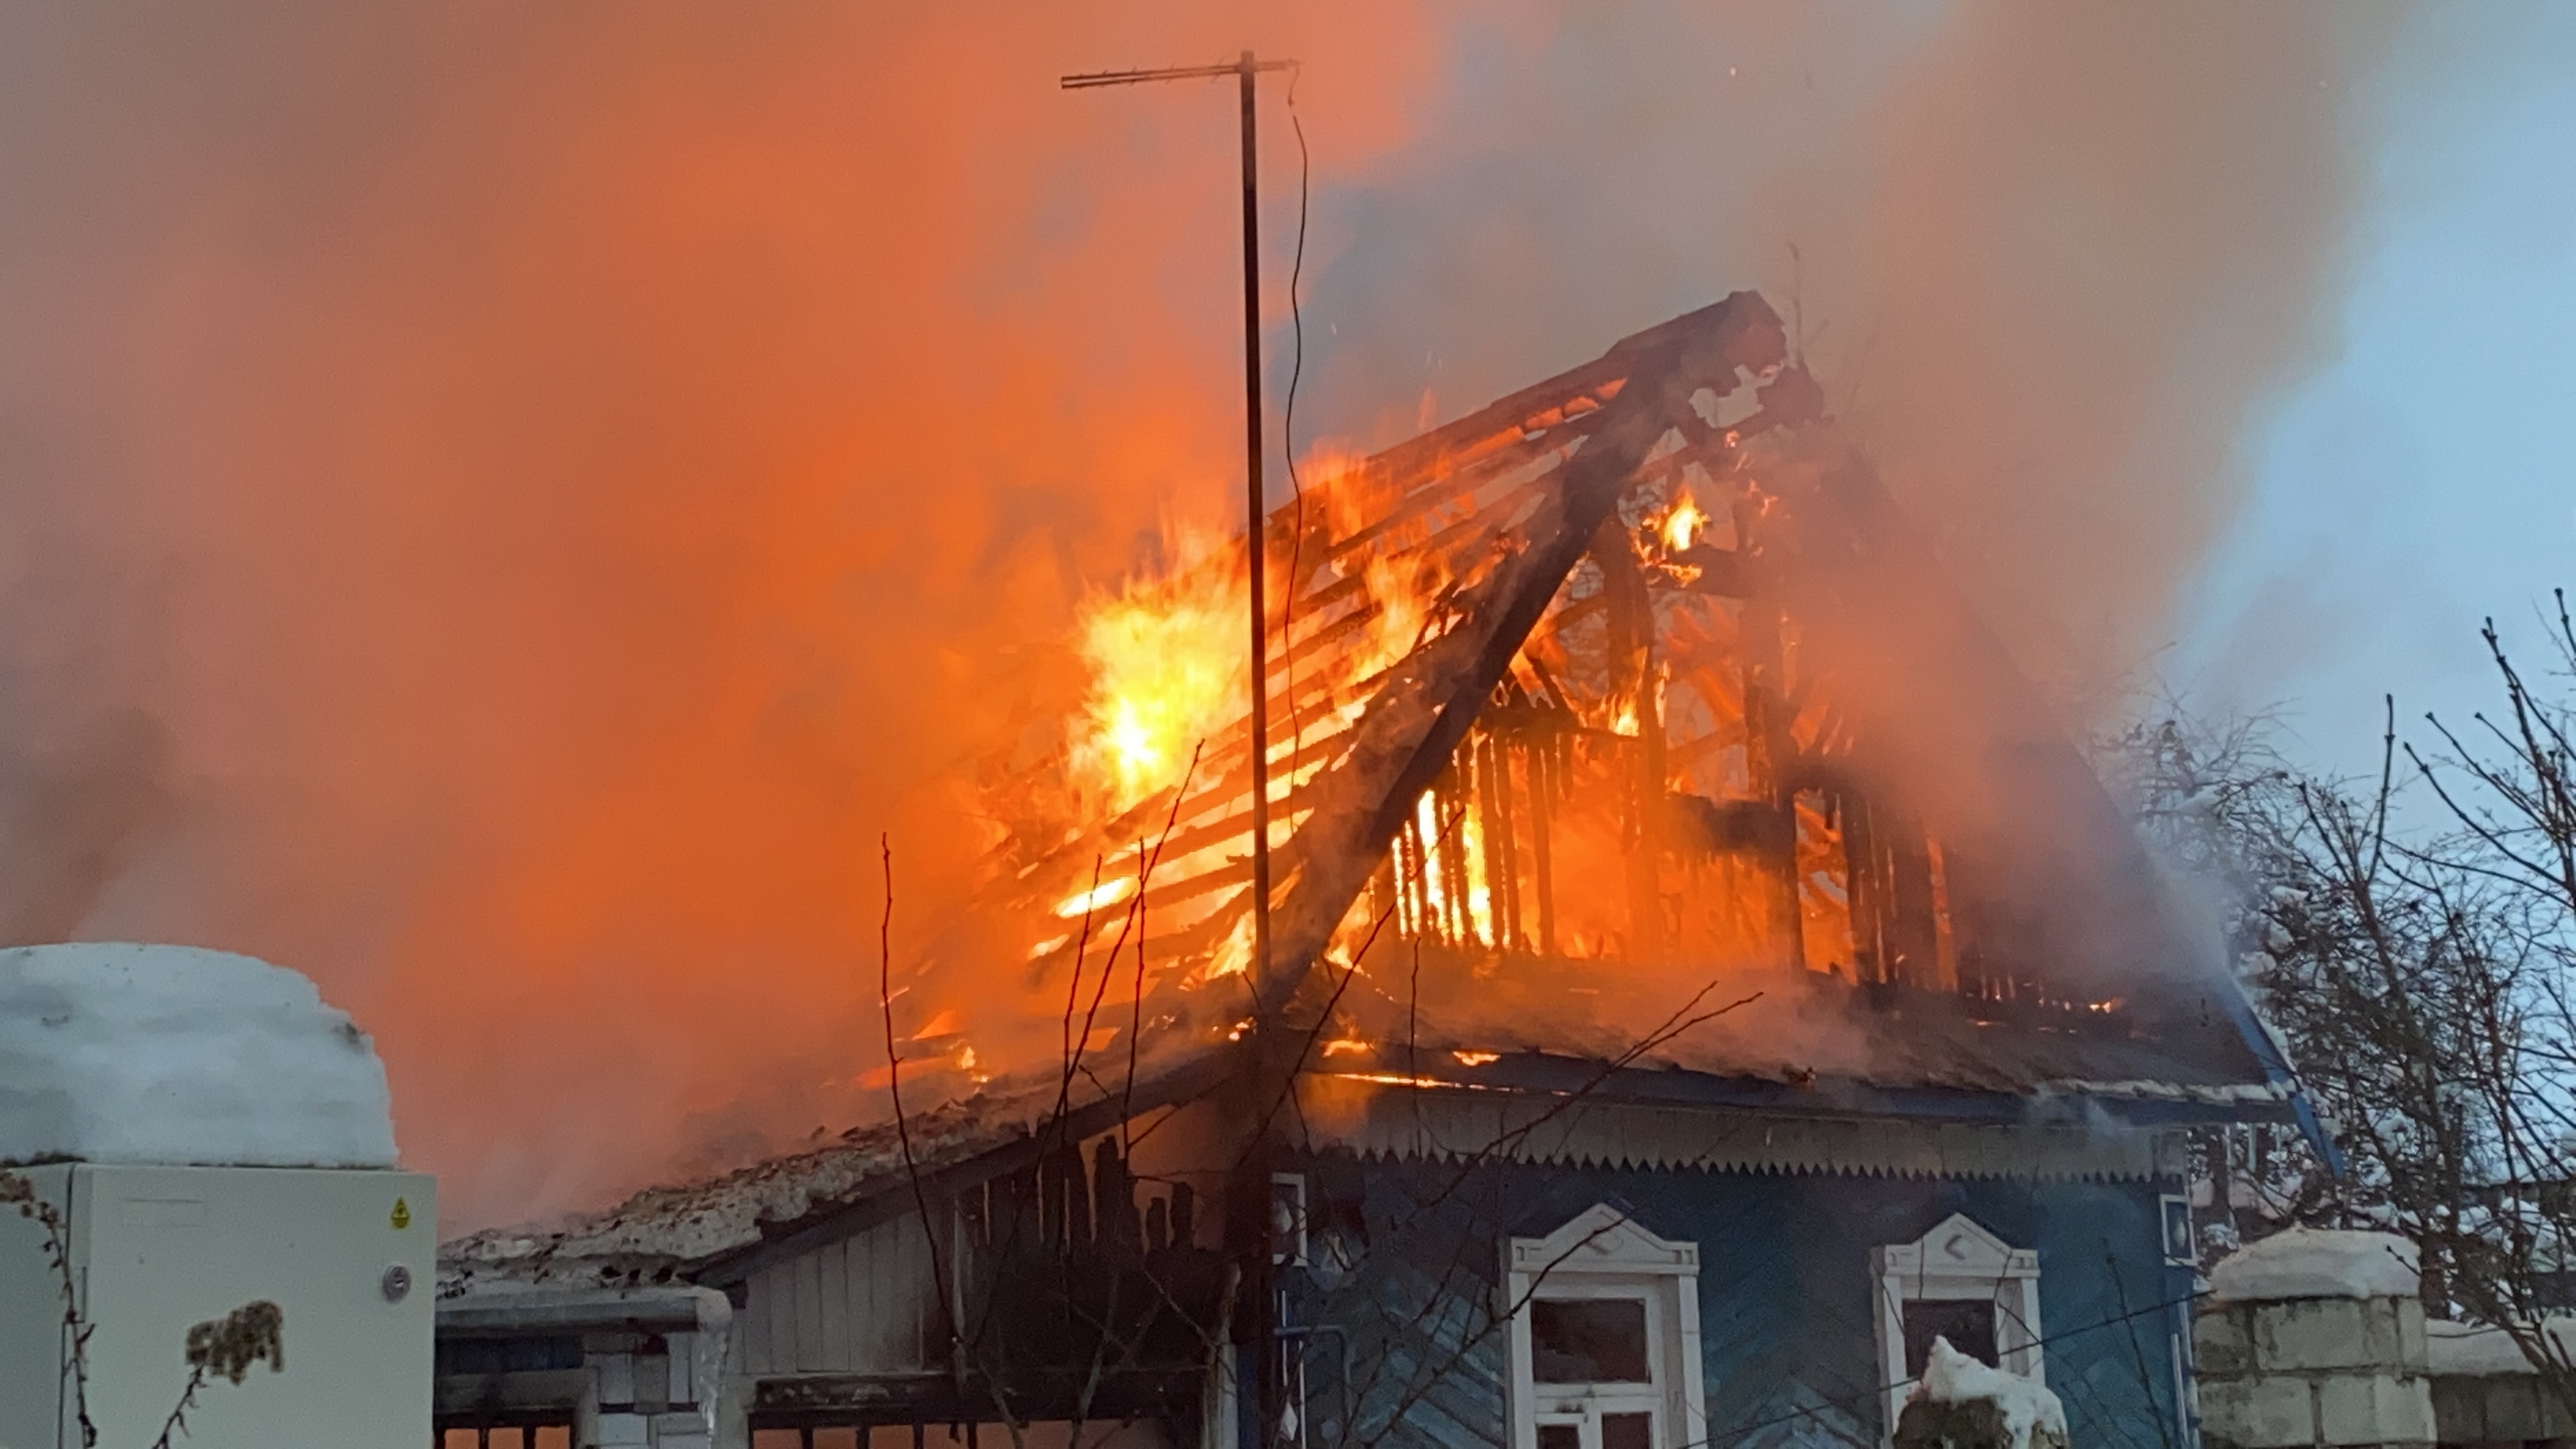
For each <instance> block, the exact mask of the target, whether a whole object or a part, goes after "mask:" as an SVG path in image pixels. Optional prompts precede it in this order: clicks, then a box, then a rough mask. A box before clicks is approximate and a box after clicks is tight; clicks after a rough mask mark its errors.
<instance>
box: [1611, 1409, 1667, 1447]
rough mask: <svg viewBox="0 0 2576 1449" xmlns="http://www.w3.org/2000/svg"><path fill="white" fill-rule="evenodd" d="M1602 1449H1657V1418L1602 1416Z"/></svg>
mask: <svg viewBox="0 0 2576 1449" xmlns="http://www.w3.org/2000/svg"><path fill="white" fill-rule="evenodd" d="M1601 1449H1655V1416H1654V1415H1652V1414H1604V1415H1602V1416H1601Z"/></svg>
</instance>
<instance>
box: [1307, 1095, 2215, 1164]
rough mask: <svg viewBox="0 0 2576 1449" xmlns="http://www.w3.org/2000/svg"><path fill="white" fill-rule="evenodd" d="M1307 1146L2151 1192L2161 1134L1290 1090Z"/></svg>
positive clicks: (1366, 1152) (2161, 1152) (2172, 1159)
mask: <svg viewBox="0 0 2576 1449" xmlns="http://www.w3.org/2000/svg"><path fill="white" fill-rule="evenodd" d="M1298 1096H1299V1099H1300V1104H1301V1105H1302V1106H1303V1107H1304V1109H1305V1118H1306V1122H1307V1123H1308V1131H1309V1142H1310V1145H1311V1146H1313V1147H1315V1148H1318V1149H1323V1150H1336V1149H1338V1150H1342V1151H1348V1152H1353V1153H1357V1154H1360V1155H1362V1156H1368V1157H1378V1158H1384V1159H1390V1160H1403V1159H1420V1160H1427V1161H1437V1162H1462V1161H1469V1160H1473V1159H1476V1158H1479V1157H1492V1158H1497V1159H1502V1160H1508V1161H1514V1162H1537V1163H1550V1164H1556V1165H1562V1166H1589V1167H1609V1168H1636V1167H1651V1168H1665V1169H1676V1168H1699V1169H1707V1170H1723V1171H1734V1172H1773V1173H1835V1174H1849V1175H1865V1176H1884V1177H1926V1178H2005V1177H2009V1178H2034V1179H2058V1180H2123V1181H2141V1182H2143V1181H2154V1180H2157V1179H2167V1178H2173V1177H2177V1176H2179V1175H2180V1173H2181V1167H2182V1163H2181V1160H2180V1156H2179V1153H2180V1144H2179V1141H2178V1140H2177V1139H2175V1138H2174V1137H2173V1136H2172V1135H2171V1134H2168V1133H2162V1132H2155V1131H2150V1130H2147V1129H2143V1128H2137V1127H2128V1126H2123V1125H2120V1124H2116V1123H2108V1122H2100V1121H2097V1122H2094V1123H2090V1124H2036V1123H2034V1124H2020V1125H1983V1124H1972V1123H1957V1122H1921V1121H1914V1122H1895V1121H1881V1120H1871V1119H1867V1118H1836V1117H1822V1116H1811V1117H1790V1116H1783V1115H1780V1114H1777V1113H1751V1112H1742V1111H1726V1110H1711V1109H1695V1108H1674V1107H1648V1106H1638V1105H1633V1104H1628V1103H1616V1102H1568V1101H1566V1100H1565V1099H1563V1098H1542V1097H1530V1096H1521V1095H1517V1094H1509V1093H1501V1092H1477V1091H1455V1090H1444V1089H1440V1088H1411V1089H1394V1090H1359V1091H1354V1090H1352V1084H1349V1083H1339V1084H1336V1083H1335V1082H1334V1081H1333V1080H1332V1079H1329V1078H1326V1079H1317V1078H1311V1077H1310V1078H1305V1079H1302V1080H1301V1081H1300V1083H1299V1087H1298Z"/></svg>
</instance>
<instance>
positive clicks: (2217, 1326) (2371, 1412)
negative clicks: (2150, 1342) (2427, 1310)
mask: <svg viewBox="0 0 2576 1449" xmlns="http://www.w3.org/2000/svg"><path fill="white" fill-rule="evenodd" d="M2210 1281H2211V1292H2210V1294H2209V1296H2208V1297H2206V1298H2204V1299H2203V1300H2202V1301H2201V1305H2200V1309H2199V1312H2198V1314H2197V1316H2196V1318H2195V1321H2194V1323H2193V1325H2192V1348H2193V1356H2194V1358H2195V1360H2196V1361H2197V1363H2198V1366H2199V1374H2200V1416H2201V1434H2202V1437H2203V1438H2204V1439H2205V1440H2206V1441H2208V1443H2209V1444H2211V1445H2212V1446H2213V1449H2330V1446H2331V1449H2362V1446H2378V1445H2386V1446H2391V1449H2419V1446H2426V1445H2430V1444H2432V1443H2433V1442H2434V1440H2435V1434H2434V1429H2433V1384H2432V1378H2431V1376H2430V1374H2429V1373H2428V1372H2427V1369H2426V1364H2425V1345H2424V1307H2423V1304H2422V1302H2421V1301H2420V1300H2419V1299H2418V1298H2417V1296H2416V1290H2415V1271H2414V1246H2413V1244H2411V1243H2407V1242H2406V1241H2405V1240H2403V1239H2400V1238H2394V1237H2391V1236H2389V1235H2387V1234H2384V1233H2329V1232H2316V1231H2310V1230H2306V1229H2294V1230H2292V1231H2291V1232H2287V1233H2282V1234H2279V1235H2277V1236H2275V1237H2272V1238H2267V1239H2265V1240H2263V1241H2262V1242H2260V1243H2257V1244H2255V1245H2254V1246H2252V1247H2250V1248H2247V1249H2246V1250H2245V1251H2243V1252H2241V1253H2239V1254H2237V1255H2235V1256H2234V1257H2231V1258H2229V1259H2227V1260H2226V1261H2225V1262H2223V1263H2221V1264H2219V1265H2218V1267H2217V1268H2216V1269H2215V1270H2214V1271H2213V1272H2212V1273H2211V1275H2210Z"/></svg>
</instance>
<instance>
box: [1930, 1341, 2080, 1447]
mask: <svg viewBox="0 0 2576 1449" xmlns="http://www.w3.org/2000/svg"><path fill="white" fill-rule="evenodd" d="M1906 1400H1907V1402H1909V1403H1916V1402H1920V1403H1927V1404H1972V1403H1975V1402H1977V1401H1979V1400H1984V1401H1986V1402H1988V1403H1991V1404H1993V1405H1994V1406H1995V1410H1996V1412H1997V1413H1998V1414H1999V1415H2000V1416H2001V1417H2002V1419H2003V1430H2004V1435H2005V1439H2006V1442H2007V1443H2009V1444H2010V1445H2011V1449H2030V1442H2031V1433H2032V1431H2033V1430H2044V1431H2046V1434H2045V1435H2044V1437H2047V1438H2048V1440H2049V1442H2051V1443H2056V1444H2063V1443H2065V1442H2066V1408H2065V1406H2064V1405H2062V1404H2060V1403H2059V1402H2058V1401H2057V1395H2055V1394H2053V1393H2051V1392H2049V1390H2048V1389H2047V1388H2046V1387H2045V1386H2044V1385H2041V1384H2036V1383H2033V1382H2031V1381H2030V1380H2029V1379H2026V1378H2023V1377H2022V1376H2021V1375H2019V1374H2008V1373H2005V1372H2004V1371H2003V1370H2001V1369H1997V1368H1989V1367H1987V1366H1986V1365H1984V1364H1982V1363H1979V1362H1977V1361H1976V1360H1975V1359H1973V1358H1970V1357H1969V1356H1968V1355H1966V1354H1964V1353H1961V1352H1959V1351H1958V1350H1957V1349H1955V1348H1952V1347H1951V1346H1950V1340H1948V1339H1946V1338H1935V1339H1933V1340H1932V1351H1931V1352H1930V1353H1929V1354H1927V1355H1925V1357H1924V1361H1923V1377H1922V1379H1921V1381H1920V1382H1918V1383H1916V1384H1915V1385H1914V1392H1913V1393H1911V1394H1909V1395H1907V1396H1906Z"/></svg>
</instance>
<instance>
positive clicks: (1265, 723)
mask: <svg viewBox="0 0 2576 1449" xmlns="http://www.w3.org/2000/svg"><path fill="white" fill-rule="evenodd" d="M1296 68H1297V62H1296V61H1293V60H1255V59H1254V58H1253V55H1252V52H1251V51H1248V50H1247V51H1245V52H1244V53H1243V56H1242V58H1241V59H1239V60H1237V61H1236V62H1235V63H1234V64H1232V65H1182V66H1171V67H1168V68H1166V69H1162V70H1109V71H1096V72H1093V73H1091V74H1088V75H1069V76H1066V77H1064V80H1063V84H1064V88H1065V89H1066V90H1069V91H1074V90H1089V89H1092V88H1094V87H1097V86H1131V85H1140V84H1143V83H1144V82H1147V81H1172V80H1205V79H1212V78H1215V77H1219V76H1234V77H1236V78H1237V79H1238V80H1239V81H1240V82H1241V90H1242V94H1243V497H1244V515H1243V516H1244V526H1243V537H1244V550H1245V552H1246V553H1247V554H1249V555H1250V558H1249V560H1248V562H1249V564H1250V574H1249V581H1250V585H1251V588H1250V592H1251V595H1252V600H1251V604H1252V610H1251V612H1252V980H1253V988H1254V991H1255V992H1256V993H1258V992H1259V991H1261V990H1263V989H1265V988H1266V987H1267V986H1268V985H1269V981H1270V612H1269V608H1270V605H1269V599H1268V597H1267V592H1266V590H1265V587H1264V580H1263V577H1262V575H1263V573H1264V572H1265V569H1264V557H1263V556H1264V554H1265V553H1266V550H1265V549H1264V547H1263V539H1262V522H1263V518H1264V515H1265V510H1264V508H1263V507H1262V504H1263V501H1264V500H1263V489H1262V476H1261V200H1260V187H1259V172H1258V165H1259V161H1258V157H1257V156H1256V154H1255V148H1254V144H1253V141H1254V133H1253V112H1252V102H1253V95H1254V88H1253V81H1254V78H1255V77H1257V76H1259V75H1260V74H1261V73H1262V72H1264V71H1281V70H1294V69H1296ZM1289 586H1290V587H1291V588H1294V587H1295V586H1296V584H1295V581H1294V580H1291V581H1290V584H1289Z"/></svg>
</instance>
